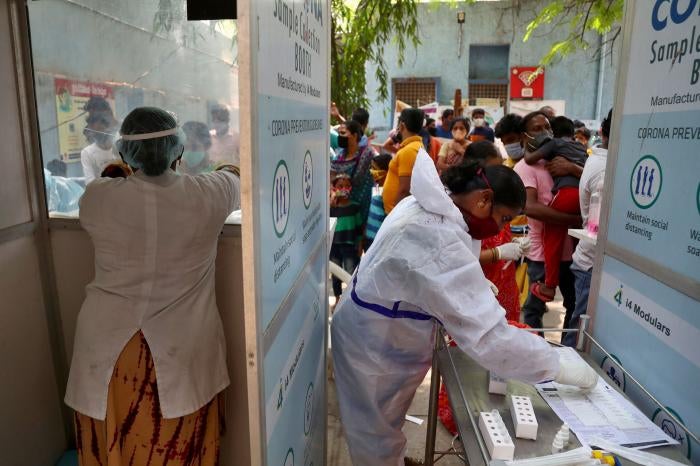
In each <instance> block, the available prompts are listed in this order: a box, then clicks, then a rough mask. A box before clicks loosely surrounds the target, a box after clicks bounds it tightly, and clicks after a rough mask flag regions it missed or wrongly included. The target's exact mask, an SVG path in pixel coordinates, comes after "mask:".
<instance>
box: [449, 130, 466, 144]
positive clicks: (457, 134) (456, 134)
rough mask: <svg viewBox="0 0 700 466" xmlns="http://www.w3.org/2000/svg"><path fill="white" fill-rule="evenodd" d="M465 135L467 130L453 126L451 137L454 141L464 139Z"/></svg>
mask: <svg viewBox="0 0 700 466" xmlns="http://www.w3.org/2000/svg"><path fill="white" fill-rule="evenodd" d="M466 137H467V131H466V130H464V129H462V128H455V129H453V130H452V138H453V139H454V140H455V141H464V139H465V138H466Z"/></svg>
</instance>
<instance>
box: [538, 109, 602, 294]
mask: <svg viewBox="0 0 700 466" xmlns="http://www.w3.org/2000/svg"><path fill="white" fill-rule="evenodd" d="M551 125H552V132H553V134H554V138H553V139H548V138H544V140H543V141H542V143H541V145H540V146H539V147H536V148H534V147H533V145H532V144H531V143H528V144H527V150H526V152H525V162H526V163H527V164H528V165H534V164H536V163H538V162H539V161H540V160H542V159H545V160H553V159H554V158H555V157H557V156H561V157H564V158H565V159H567V160H568V161H570V162H573V163H575V164H576V165H580V166H581V167H583V166H584V164H585V163H586V158H587V155H588V154H587V153H586V148H585V147H583V145H581V143H579V142H578V141H576V140H575V139H574V135H575V130H574V122H573V121H571V120H569V119H568V118H566V117H563V116H559V117H556V118H553V119H552V122H551ZM533 148H534V150H532V151H531V149H533ZM578 184H579V179H578V178H576V177H575V176H571V175H566V176H558V177H556V178H554V188H553V189H552V193H554V199H552V202H550V204H549V207H551V208H553V209H555V210H558V211H559V212H563V213H567V214H578V215H580V214H581V207H580V205H579V193H578ZM567 230H568V228H567V226H566V225H558V224H555V223H545V224H544V230H543V233H542V242H543V244H544V274H545V279H544V283H533V284H532V286H531V288H530V289H531V291H532V294H533V295H535V296H537V297H538V298H539V299H541V300H542V301H544V302H545V303H547V302H550V301H552V300H553V299H554V294H555V293H556V289H557V286H558V285H559V267H560V264H561V255H562V250H563V249H564V242H565V241H566V235H567Z"/></svg>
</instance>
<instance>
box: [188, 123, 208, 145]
mask: <svg viewBox="0 0 700 466" xmlns="http://www.w3.org/2000/svg"><path fill="white" fill-rule="evenodd" d="M182 132H183V133H185V136H186V137H187V139H191V140H194V141H199V142H200V143H201V144H202V145H204V148H205V149H209V148H210V147H211V134H210V133H209V127H207V125H205V124H204V123H202V122H201V121H188V122H186V123H185V124H183V125H182Z"/></svg>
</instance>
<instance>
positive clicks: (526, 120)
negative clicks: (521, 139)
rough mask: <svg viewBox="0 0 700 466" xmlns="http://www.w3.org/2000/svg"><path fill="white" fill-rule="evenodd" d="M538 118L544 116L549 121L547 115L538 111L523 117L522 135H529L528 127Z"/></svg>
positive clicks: (521, 123)
mask: <svg viewBox="0 0 700 466" xmlns="http://www.w3.org/2000/svg"><path fill="white" fill-rule="evenodd" d="M538 116H543V117H545V118H546V119H547V121H549V118H547V115H545V114H544V113H542V112H540V111H539V110H537V111H535V112H530V113H528V114H527V115H525V116H524V117H523V119H522V121H521V122H520V132H521V133H527V125H528V123H530V120H532V119H533V118H535V117H538Z"/></svg>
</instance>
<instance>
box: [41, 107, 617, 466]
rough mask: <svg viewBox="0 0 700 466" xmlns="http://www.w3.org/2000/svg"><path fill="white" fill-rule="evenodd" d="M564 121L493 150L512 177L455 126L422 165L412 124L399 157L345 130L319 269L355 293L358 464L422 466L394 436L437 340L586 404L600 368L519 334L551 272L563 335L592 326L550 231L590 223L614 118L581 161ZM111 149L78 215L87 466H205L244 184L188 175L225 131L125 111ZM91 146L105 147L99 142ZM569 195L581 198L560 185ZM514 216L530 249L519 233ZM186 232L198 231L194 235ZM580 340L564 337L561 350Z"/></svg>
mask: <svg viewBox="0 0 700 466" xmlns="http://www.w3.org/2000/svg"><path fill="white" fill-rule="evenodd" d="M217 111H218V112H219V113H218V115H217V118H218V119H219V121H220V122H222V123H223V121H222V120H225V116H222V115H221V112H220V111H219V110H217ZM472 116H474V115H472ZM477 116H478V115H477ZM102 117H104V115H103V116H102ZM559 118H560V120H556V118H553V119H552V122H550V119H549V118H548V117H547V115H546V114H545V113H543V112H533V113H531V114H529V115H527V116H525V117H523V118H519V117H516V116H514V115H507V116H506V117H504V118H503V119H502V120H501V121H500V122H498V124H497V125H496V130H495V131H494V134H498V135H499V137H503V139H505V140H506V141H507V143H506V152H507V156H506V157H507V158H506V159H504V158H503V155H502V154H501V153H500V152H499V150H498V148H497V147H496V146H495V145H494V144H493V143H492V142H491V141H490V140H489V138H488V137H484V138H476V139H474V140H470V139H469V137H468V136H467V135H468V132H469V128H470V126H471V125H470V122H468V121H466V120H463V119H460V118H459V117H457V118H453V119H452V121H451V122H450V131H451V132H450V134H451V135H452V139H450V140H449V142H446V143H444V144H443V145H442V146H443V147H447V149H445V150H444V154H443V156H442V157H438V158H437V159H436V158H433V157H431V156H430V154H429V152H428V150H427V147H426V143H427V145H429V144H430V141H431V139H427V140H426V138H425V134H428V137H429V138H430V137H432V136H430V133H429V132H428V128H426V121H425V115H424V114H423V112H422V111H421V110H418V109H405V110H403V111H402V112H401V115H400V117H399V119H398V121H399V124H398V127H397V131H396V139H397V144H398V148H397V150H396V153H395V154H393V155H391V154H386V153H385V154H377V153H376V152H375V150H374V149H373V147H372V145H371V138H372V135H371V134H367V122H368V115H367V112H366V111H362V109H359V110H358V111H356V112H353V118H352V119H350V120H347V121H345V122H344V123H343V124H342V125H341V126H340V127H339V128H338V130H337V145H338V148H337V150H336V151H334V153H333V155H332V156H331V164H330V165H331V172H330V177H331V183H330V185H331V192H330V208H331V215H333V216H334V217H336V218H337V219H338V221H337V227H336V235H335V238H334V242H333V245H332V247H331V258H330V259H331V260H333V261H334V262H336V263H337V264H339V265H340V266H341V267H344V268H345V269H346V270H348V272H351V273H352V281H351V283H349V284H348V285H347V288H346V289H345V290H343V288H342V284H341V283H340V282H338V281H336V282H334V284H333V291H334V294H335V296H336V298H337V300H338V303H337V307H336V309H335V313H334V316H333V322H332V326H331V333H332V338H333V345H332V348H333V360H334V368H335V378H336V387H337V391H338V400H339V405H340V410H341V420H342V423H343V426H344V429H345V434H346V439H347V441H348V446H349V449H350V453H351V456H352V459H353V462H354V463H355V464H363V465H364V464H372V465H400V464H413V463H412V462H411V460H407V459H405V451H406V439H405V437H404V435H403V433H402V432H401V426H402V424H403V421H404V418H405V414H406V412H407V410H408V407H409V405H410V403H411V400H412V398H413V396H414V394H415V391H416V389H417V387H418V385H419V384H420V383H421V381H422V380H423V378H424V376H425V374H426V372H427V370H428V368H429V367H430V364H431V359H432V356H431V355H432V345H433V341H434V332H435V330H436V325H441V326H443V327H444V328H445V329H446V330H447V331H448V332H449V333H450V335H451V336H452V338H453V339H454V341H455V343H456V344H457V345H458V346H459V347H460V348H461V349H462V350H464V351H465V352H466V353H468V354H469V355H470V356H471V357H472V358H474V359H475V360H476V361H477V362H479V363H480V364H481V365H483V366H484V367H486V368H488V369H491V370H494V371H496V372H497V373H498V374H499V375H502V376H504V377H511V378H516V379H519V380H523V381H527V382H532V383H535V382H542V381H546V380H555V381H557V382H559V383H562V384H566V385H572V386H576V387H581V388H583V389H587V388H590V387H592V386H594V385H595V384H596V383H597V378H598V376H597V375H596V373H595V371H593V369H591V368H590V367H588V366H587V365H585V364H583V363H581V364H579V363H575V362H571V361H569V360H567V359H560V356H559V353H558V352H557V351H556V350H554V349H552V347H550V346H549V345H548V344H547V343H546V342H545V340H544V339H543V338H540V336H538V335H535V334H533V333H531V332H528V331H526V330H522V329H520V328H517V327H518V325H517V324H519V323H520V320H523V321H524V323H525V324H527V325H529V326H530V327H541V325H542V315H543V313H544V310H545V307H546V301H547V296H544V294H545V292H546V290H547V289H546V288H545V287H546V286H550V285H552V286H553V285H554V283H552V282H550V281H549V277H548V276H549V275H552V273H553V272H552V270H551V268H552V267H557V266H558V278H559V281H558V283H556V285H557V286H558V287H559V288H560V289H561V291H562V294H563V295H564V298H565V306H568V307H567V321H566V322H565V326H568V325H572V323H570V322H575V321H576V319H579V318H580V315H581V314H582V313H583V312H585V309H586V301H587V298H588V291H589V289H590V281H591V274H592V266H593V262H592V257H593V254H594V251H592V250H591V248H590V246H589V245H586V244H580V245H578V247H577V248H576V251H575V253H574V251H573V249H574V248H573V246H574V245H573V244H571V242H570V239H569V238H564V241H563V246H562V247H561V250H559V252H557V254H558V255H559V257H558V262H555V263H552V262H551V259H552V257H554V256H553V255H552V253H551V252H550V250H549V246H548V244H547V242H548V241H549V239H548V238H549V236H548V235H547V234H546V231H547V229H548V228H550V225H555V226H559V227H561V226H562V225H565V226H578V225H580V224H581V217H583V219H584V221H585V222H586V223H587V225H588V226H589V227H591V228H593V227H594V226H595V225H597V218H596V217H597V214H596V205H598V206H599V202H600V196H601V195H602V191H603V184H602V180H603V178H604V169H605V157H606V154H607V144H608V138H609V134H610V119H611V115H608V118H607V119H606V120H605V121H604V122H603V125H602V128H601V134H602V140H603V144H602V145H601V146H599V147H595V148H593V150H592V155H591V156H590V157H588V158H587V159H585V160H583V163H582V161H581V159H580V157H578V156H579V155H580V153H581V152H582V151H583V153H585V152H586V151H585V148H581V149H579V148H578V147H575V146H573V144H580V143H579V142H576V141H575V136H576V134H575V130H572V128H573V123H571V124H569V121H568V120H566V119H561V118H563V117H559ZM478 119H479V118H476V119H475V120H478ZM555 120H556V121H555ZM98 123H99V125H102V126H99V125H98ZM552 123H554V125H553V124H552ZM113 124H114V121H107V118H106V117H104V118H102V119H101V120H99V119H94V120H92V128H91V130H92V131H93V132H95V133H94V134H95V135H102V134H105V133H107V131H101V130H100V128H102V129H105V127H108V126H109V125H113ZM471 124H474V125H476V124H477V123H476V122H475V121H474V120H472V122H471ZM478 124H480V123H478ZM552 126H554V128H555V131H552ZM476 127H477V128H479V127H483V126H476ZM556 128H561V129H556ZM118 132H119V134H118V136H117V137H116V138H113V139H112V140H111V144H112V147H113V148H114V150H115V152H116V153H117V154H118V155H119V160H117V161H114V160H112V161H110V162H109V163H107V164H106V165H105V166H104V167H100V173H99V175H100V176H99V178H95V179H94V180H93V181H92V182H90V183H89V184H88V185H87V187H86V189H85V192H84V194H83V195H82V197H81V198H80V222H81V225H82V226H83V228H84V229H85V230H86V231H87V233H88V234H89V235H90V237H91V240H92V242H93V245H94V248H95V278H94V280H93V282H91V283H90V284H89V285H88V287H87V289H86V299H85V301H84V303H83V306H82V308H81V311H80V314H79V316H78V322H77V328H76V335H75V344H74V352H73V357H72V362H71V369H70V375H69V379H68V387H67V390H66V397H65V401H66V403H67V404H68V405H69V406H70V407H72V408H73V409H74V410H75V418H74V423H75V428H76V440H77V446H78V454H79V458H80V462H81V464H82V465H97V464H112V463H113V464H122V463H123V462H124V461H130V462H132V463H133V464H150V463H151V462H152V461H156V462H157V463H160V462H168V461H170V462H171V463H172V464H189V463H188V462H190V463H191V462H192V461H193V458H196V463H197V464H202V465H207V464H216V462H217V460H218V458H217V456H218V446H219V438H220V434H221V429H222V421H223V419H222V418H221V409H222V403H223V401H222V399H221V393H222V391H223V390H224V389H225V388H226V387H227V386H228V385H229V383H230V381H229V378H228V371H227V367H226V361H225V341H224V336H223V328H222V324H221V320H220V318H219V314H218V310H217V308H216V300H215V298H214V261H215V258H216V247H217V239H218V234H219V232H220V230H221V228H222V225H223V223H224V221H225V219H226V218H227V216H228V215H229V214H230V213H231V212H232V211H233V210H235V209H237V208H239V206H240V181H239V169H238V167H237V166H236V165H235V164H233V163H226V162H223V163H219V164H218V165H216V166H215V168H214V169H213V170H203V171H202V172H198V170H197V167H198V166H204V165H206V164H207V163H213V162H214V161H215V160H216V156H215V157H213V158H209V155H210V154H209V151H210V149H211V147H212V146H214V145H215V142H214V141H216V138H217V137H220V139H219V140H218V142H219V143H226V144H228V143H227V142H225V141H231V140H232V139H231V138H229V137H228V136H230V135H231V134H232V133H231V132H230V129H229V128H227V127H225V125H223V124H221V125H219V127H217V128H216V129H215V130H214V131H213V132H211V131H207V127H206V126H204V125H203V124H197V123H196V122H187V123H185V124H183V125H182V126H180V125H179V124H178V122H177V121H176V119H175V117H174V116H173V115H172V114H170V113H168V112H166V111H164V110H161V109H158V108H151V107H143V108H137V109H135V110H133V111H132V112H131V113H129V114H128V115H127V116H126V117H125V118H124V121H123V122H122V123H121V125H120V128H119V131H118ZM516 133H517V134H519V136H520V149H521V150H520V151H517V150H515V144H516V140H515V139H516V138H515V134H516ZM92 137H93V142H92V144H96V145H97V146H98V147H100V148H104V147H105V145H106V142H105V141H106V138H102V137H101V136H98V137H95V136H94V135H93V136H92ZM551 146H554V148H552V147H551ZM441 160H442V163H443V165H442V166H440V165H439V164H440V162H441ZM183 164H185V167H186V170H191V171H192V172H191V173H192V175H190V174H188V173H183V171H182V170H183V169H182V165H183ZM56 165H57V164H53V165H52V168H54V169H55V170H57V171H58V172H59V173H60V170H61V169H62V167H60V166H56ZM508 165H513V166H514V168H510V167H509V166H508ZM47 171H48V170H47ZM47 176H57V177H59V175H53V174H51V175H47ZM568 177H573V178H576V179H577V181H570V182H566V183H564V182H559V183H558V180H568V179H569V178H568ZM567 183H570V184H567ZM571 183H575V185H576V186H578V187H579V188H578V194H579V200H580V212H578V211H577V212H570V211H565V210H564V209H561V208H559V205H558V204H557V202H556V197H557V195H558V193H559V192H560V191H561V190H562V189H565V188H570V187H572V185H571ZM57 189H58V188H57ZM566 196H567V198H569V197H571V194H569V193H567V194H566ZM596 203H598V204H596ZM104 205H109V206H110V209H109V210H108V211H106V210H105V209H104V208H103V206H104ZM523 214H525V215H527V222H528V224H529V233H527V234H523V233H525V230H514V229H513V227H512V225H517V222H518V219H519V218H521V217H522V216H523ZM195 216H196V218H198V220H199V221H198V222H196V223H192V222H191V221H189V219H191V218H194V217H195ZM173 231H177V232H178V234H177V235H173V234H172V232H173ZM134 238H138V241H134ZM172 251H178V253H177V254H175V255H173V254H172ZM183 251H185V253H183ZM572 254H573V264H572V263H571V258H572ZM525 257H527V259H526V263H527V269H528V270H527V274H528V275H529V278H530V282H531V283H532V286H531V287H530V288H529V292H528V297H527V299H526V300H525V304H524V306H523V308H522V312H521V309H520V304H521V299H520V289H521V285H520V284H519V282H518V278H517V269H518V265H517V264H518V262H519V261H520V260H521V259H523V258H525ZM554 258H555V259H557V257H554ZM344 291H345V292H344ZM183 322H184V323H185V325H183ZM574 342H575V336H574V335H565V337H564V343H565V344H567V345H571V344H573V343H574ZM156 368H157V370H156ZM144 439H148V441H144ZM173 451H178V452H187V453H186V454H180V455H179V456H178V455H173V453H172V452H173ZM178 461H179V462H180V463H177V462H178Z"/></svg>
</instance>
